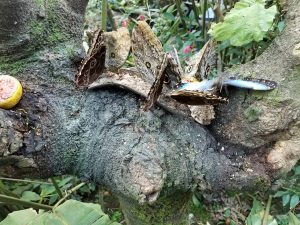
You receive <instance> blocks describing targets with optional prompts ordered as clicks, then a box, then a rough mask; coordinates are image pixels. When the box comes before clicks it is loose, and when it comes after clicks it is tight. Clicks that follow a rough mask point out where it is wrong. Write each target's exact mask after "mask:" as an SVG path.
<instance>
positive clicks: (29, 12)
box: [0, 0, 300, 225]
mask: <svg viewBox="0 0 300 225" xmlns="http://www.w3.org/2000/svg"><path fill="white" fill-rule="evenodd" d="M49 2H51V4H50V3H49ZM86 4H87V1H79V0H73V1H71V0H69V1H38V0H35V1H33V0H32V1H27V0H26V1H25V0H16V1H8V0H4V1H0V9H1V18H0V27H1V29H0V72H1V73H6V74H11V75H14V76H16V77H17V78H18V79H19V80H20V81H21V82H22V84H23V85H24V89H25V93H24V96H23V99H22V101H21V102H20V104H18V106H17V107H15V108H14V109H13V110H0V135H1V136H0V156H1V158H0V174H1V175H2V176H4V175H5V176H10V177H24V176H26V177H28V176H31V177H38V176H39V177H47V176H53V175H58V174H66V173H72V174H76V175H78V176H79V177H81V178H82V179H84V180H94V181H96V182H97V183H99V184H103V185H105V186H107V187H108V188H110V189H111V190H112V191H113V192H114V193H116V194H119V196H120V199H121V204H122V205H123V206H125V207H126V208H127V210H125V213H126V218H127V220H128V222H129V224H139V225H141V224H156V225H157V224H168V222H169V223H171V224H180V223H183V221H184V220H185V219H186V217H185V213H184V212H185V206H186V204H185V203H186V201H187V199H188V198H187V197H182V199H181V200H182V201H172V204H173V205H172V207H168V206H169V204H171V203H170V200H172V199H174V198H175V197H174V196H176V194H178V193H186V194H183V195H182V196H188V195H189V194H188V193H190V192H192V191H193V190H195V189H196V188H197V189H199V190H207V189H210V190H212V191H220V190H257V189H260V190H262V189H265V188H268V187H269V185H270V184H271V183H272V181H273V178H274V177H275V176H276V175H277V172H278V171H280V172H284V171H287V170H289V169H290V168H291V166H292V165H294V164H295V162H296V161H297V160H298V159H299V157H300V149H299V137H300V134H299V112H298V110H299V98H298V97H297V96H299V94H300V93H299V89H298V87H299V85H300V83H299V82H300V78H299V74H300V69H299V61H300V60H299V57H298V56H296V55H295V54H294V55H293V54H292V52H293V49H294V47H295V45H296V44H297V43H299V41H300V40H299V37H300V35H299V32H300V29H299V27H300V26H299V20H300V3H299V2H297V1H290V2H289V4H290V5H289V4H288V5H287V9H289V10H290V11H289V12H288V15H287V21H286V24H287V27H286V29H285V31H284V32H283V34H282V35H281V36H280V37H278V38H277V39H276V40H275V41H274V43H273V44H272V46H270V48H269V49H268V50H267V51H266V52H265V53H264V54H263V55H262V56H261V57H259V58H258V59H257V60H256V61H255V62H251V63H249V64H247V65H244V66H241V67H239V68H236V71H238V72H239V73H240V74H243V75H245V76H246V75H252V76H256V77H259V78H269V79H274V80H275V81H277V82H278V83H279V84H280V86H279V88H278V89H277V90H275V91H273V92H270V93H269V94H265V93H264V94H259V93H256V92H253V93H250V94H249V93H245V92H241V91H237V92H230V103H229V104H228V105H226V106H222V107H218V111H217V112H218V114H217V120H216V121H215V123H214V124H213V125H212V126H211V127H209V129H211V130H212V131H213V134H214V135H215V137H216V138H217V141H216V140H215V138H214V137H213V136H212V135H211V133H210V131H209V129H207V128H205V127H203V126H201V125H199V124H197V123H196V122H195V121H193V120H192V119H190V118H187V117H185V116H180V115H174V114H172V113H170V112H167V111H166V110H163V109H160V108H157V107H155V108H153V109H152V110H151V111H150V112H146V113H143V112H140V110H139V106H140V103H139V99H140V97H139V96H137V95H135V94H133V93H130V92H128V91H126V90H120V89H118V88H117V87H115V88H113V87H111V88H106V89H101V90H90V91H79V90H76V89H75V87H74V83H73V79H74V74H75V72H76V67H77V66H76V63H77V62H78V61H79V60H80V57H81V56H82V55H83V51H82V48H81V35H82V25H83V14H84V9H85V6H86ZM16 8H18V9H19V10H18V13H17V14H16V13H15V12H16ZM3 9H5V10H3ZM3 18H11V19H10V20H9V22H7V20H5V19H3ZM15 22H16V23H15ZM32 24H34V26H33V25H32ZM2 28H5V30H4V29H2ZM12 28H13V29H12ZM24 37H25V38H24ZM24 40H25V42H24ZM297 57H298V58H297ZM17 59H18V60H17ZM291 150H292V151H291ZM139 203H144V205H143V207H139V206H138V204H139ZM150 203H151V204H150ZM149 204H150V205H149ZM161 206H164V208H163V210H161V213H160V214H159V213H157V211H159V210H160V209H161ZM129 207H131V208H132V209H135V210H128V208H129ZM174 209H178V211H181V212H182V213H181V214H180V213H178V216H179V217H175V216H174V217H173V216H170V215H174ZM175 213H177V212H175ZM147 215H154V217H157V218H152V219H151V216H147ZM168 215H169V216H168ZM174 218H175V219H174ZM174 221H176V222H174Z"/></svg>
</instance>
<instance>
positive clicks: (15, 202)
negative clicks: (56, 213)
mask: <svg viewBox="0 0 300 225" xmlns="http://www.w3.org/2000/svg"><path fill="white" fill-rule="evenodd" d="M0 201H1V202H4V203H6V204H10V205H21V206H25V207H28V208H34V209H44V210H51V209H52V208H53V207H52V206H49V205H44V204H40V203H35V202H29V201H25V200H21V199H18V198H14V197H11V196H6V195H0Z"/></svg>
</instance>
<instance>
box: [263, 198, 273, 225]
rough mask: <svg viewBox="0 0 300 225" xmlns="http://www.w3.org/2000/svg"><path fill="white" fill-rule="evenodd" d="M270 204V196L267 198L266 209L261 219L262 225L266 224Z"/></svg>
mask: <svg viewBox="0 0 300 225" xmlns="http://www.w3.org/2000/svg"><path fill="white" fill-rule="evenodd" d="M271 202H272V195H270V196H269V199H268V203H267V207H266V210H265V213H264V217H263V220H262V225H267V223H268V217H269V214H270V208H271Z"/></svg>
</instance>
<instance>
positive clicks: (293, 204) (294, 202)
mask: <svg viewBox="0 0 300 225" xmlns="http://www.w3.org/2000/svg"><path fill="white" fill-rule="evenodd" d="M298 203H299V196H298V195H293V196H292V197H291V201H290V209H293V208H295V207H296V205H298Z"/></svg>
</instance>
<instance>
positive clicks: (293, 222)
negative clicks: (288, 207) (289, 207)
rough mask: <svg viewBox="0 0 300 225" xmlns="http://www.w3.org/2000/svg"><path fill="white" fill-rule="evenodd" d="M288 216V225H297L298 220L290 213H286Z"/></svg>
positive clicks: (299, 221) (299, 222)
mask: <svg viewBox="0 0 300 225" xmlns="http://www.w3.org/2000/svg"><path fill="white" fill-rule="evenodd" d="M288 216H289V225H299V224H300V220H299V219H298V218H297V217H296V216H295V214H293V213H292V212H289V213H288Z"/></svg>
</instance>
